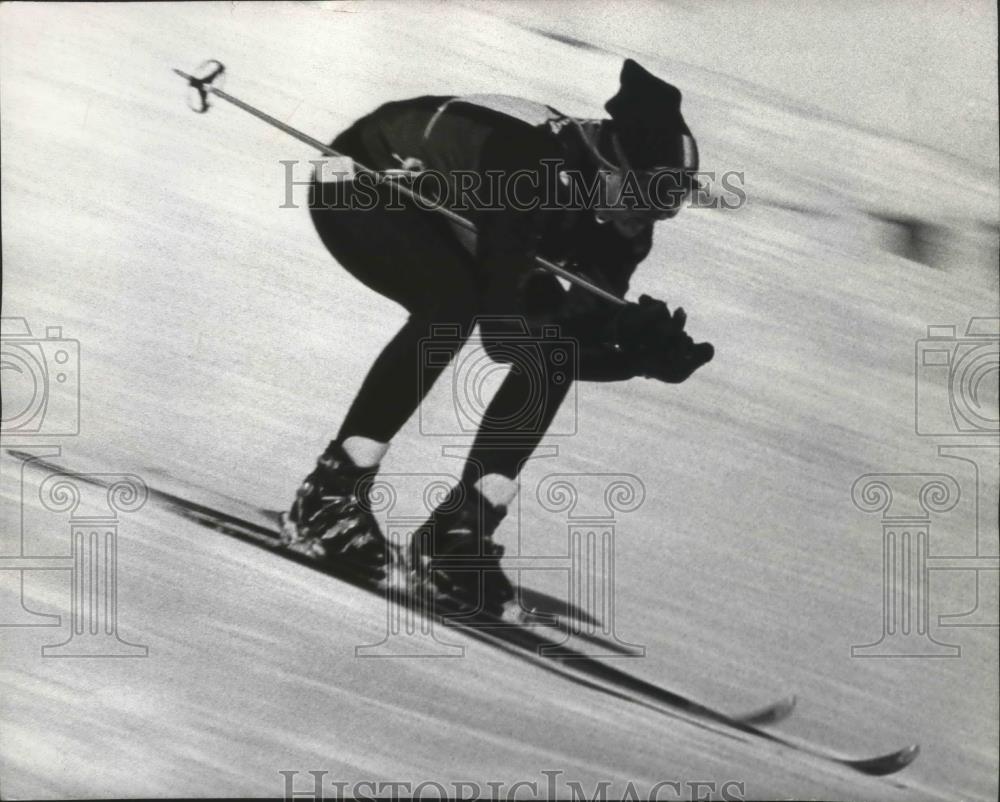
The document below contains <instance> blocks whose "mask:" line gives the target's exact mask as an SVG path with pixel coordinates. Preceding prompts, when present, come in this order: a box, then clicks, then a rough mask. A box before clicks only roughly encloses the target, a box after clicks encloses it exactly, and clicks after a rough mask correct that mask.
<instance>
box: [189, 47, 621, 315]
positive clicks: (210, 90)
mask: <svg viewBox="0 0 1000 802" xmlns="http://www.w3.org/2000/svg"><path fill="white" fill-rule="evenodd" d="M205 67H209V68H210V70H209V72H208V74H206V75H204V76H203V77H201V78H198V77H196V76H194V75H191V74H189V73H186V72H184V71H183V70H178V69H177V68H176V67H175V68H174V72H175V73H176V74H177V75H179V76H180V77H181V78H183V79H184V80H185V81H187V82H188V86H190V87H191V88H192V89H194V90H195V91H196V92H197V93H198V101H199V103H200V107H199V108H195V107H194V106H192V107H191V108H192V109H193V110H194V111H196V112H198V113H199V114H203V113H205V112H206V111H208V109H209V108H210V105H209V102H208V96H209V95H213V96H215V97H217V98H220V99H221V100H225V101H226V102H227V103H231V104H232V105H234V106H236V107H237V108H239V109H243V111H245V112H247V113H248V114H252V115H253V116H254V117H256V118H257V119H258V120H263V121H264V122H265V123H267V124H268V125H270V126H272V127H274V128H277V129H278V130H279V131H283V132H284V133H286V134H288V135H289V136H292V137H294V138H295V139H297V140H299V141H300V142H304V143H305V144H307V145H309V146H310V147H313V148H315V149H316V150H318V151H319V152H320V153H322V154H323V155H324V156H330V157H334V158H336V157H341V158H343V156H344V154H342V153H338V152H337V151H335V150H334V149H333V148H331V147H330V146H329V145H325V144H324V143H322V142H320V141H319V140H318V139H314V138H313V137H311V136H309V135H308V134H304V133H302V132H301V131H299V130H297V129H295V128H292V127H291V126H290V125H286V124H285V123H283V122H281V120H278V119H276V118H274V117H272V116H271V115H270V114H266V113H265V112H263V111H261V110H260V109H257V108H254V107H253V106H251V105H250V104H249V103H244V102H243V101H242V100H240V99H239V98H238V97H234V96H233V95H230V94H229V93H228V92H225V91H223V90H222V89H221V88H220V87H218V86H215V85H214V82H215V81H216V80H218V79H219V78H220V77H221V76H222V75H224V74H225V71H226V68H225V65H223V64H222V62H220V61H216V60H215V59H211V60H209V61H206V62H205V63H204V64H203V65H202V68H205ZM351 160H352V161H354V160H353V158H352V159H351ZM354 166H355V169H356V170H359V171H360V172H363V173H366V174H368V175H371V176H373V177H374V178H376V179H377V180H378V181H386V180H388V179H387V178H386V176H384V175H382V174H381V173H379V172H378V171H376V170H372V169H371V168H369V167H365V166H364V165H363V164H359V163H358V162H354ZM394 186H395V188H396V189H397V190H398V191H399V192H400V193H401V194H402V195H404V196H406V197H408V198H410V199H411V200H414V201H418V202H419V203H420V204H421V208H424V209H428V210H430V211H433V212H437V213H438V214H441V215H444V216H445V217H446V218H448V219H449V220H450V221H451V222H453V223H455V224H456V225H459V226H461V227H462V228H464V229H467V230H468V231H471V232H472V233H474V234H475V233H476V231H477V229H476V224H475V223H473V222H472V221H471V220H468V219H467V218H465V217H462V215H460V214H457V213H455V212H453V211H452V210H451V209H447V208H445V207H444V206H439V205H434V204H432V203H430V202H429V201H428V199H427V198H425V197H424V196H422V195H420V194H419V193H417V192H415V191H414V190H412V189H410V188H409V187H406V186H403V185H402V184H399V183H397V184H395V185H394ZM535 262H537V263H538V264H539V265H540V266H541V267H543V268H545V269H546V270H548V271H549V272H551V273H554V274H555V275H557V276H559V277H560V278H564V279H566V281H569V282H570V283H572V284H576V285H577V286H578V287H582V288H583V289H585V290H587V291H588V292H592V293H593V294H594V295H597V296H598V297H599V298H603V299H604V300H605V301H609V302H611V303H613V304H615V305H616V306H624V305H625V301H624V300H623V299H621V298H619V297H618V296H617V295H614V294H612V293H610V292H608V291H607V290H605V289H604V288H603V287H599V286H598V285H597V284H594V283H593V282H592V281H589V280H588V279H585V278H583V277H582V276H578V275H576V274H575V273H571V272H570V271H569V270H567V269H566V268H564V267H560V266H559V265H557V264H555V263H554V262H550V261H549V260H548V259H544V258H542V257H541V256H536V257H535Z"/></svg>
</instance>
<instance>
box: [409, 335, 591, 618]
mask: <svg viewBox="0 0 1000 802" xmlns="http://www.w3.org/2000/svg"><path fill="white" fill-rule="evenodd" d="M505 345H506V346H507V347H506V348H505V352H506V356H507V358H510V356H511V353H512V352H513V354H514V358H513V360H512V365H511V370H510V372H509V373H508V374H507V376H506V377H505V379H504V381H503V383H502V384H501V386H500V388H499V390H498V391H497V393H496V395H494V397H493V399H492V401H491V402H490V404H489V406H488V407H487V410H486V412H485V413H484V415H483V420H482V423H481V424H480V428H479V432H478V433H477V436H476V440H475V442H474V443H473V446H472V450H471V451H470V452H469V456H468V459H467V462H466V467H465V470H464V471H463V476H462V481H461V483H460V484H459V486H458V487H456V488H455V489H454V490H453V491H452V493H451V495H450V496H449V498H448V499H446V501H445V502H444V503H443V504H441V505H440V506H439V507H438V509H437V510H436V511H435V513H434V515H433V516H432V517H431V520H430V521H429V524H428V526H427V527H424V529H423V530H422V531H418V533H417V534H416V537H415V541H414V544H413V548H412V550H411V552H412V560H413V564H414V565H415V566H417V567H418V568H420V569H421V570H424V571H428V572H429V576H430V578H431V580H432V581H433V582H434V584H435V585H436V586H437V587H438V588H439V589H441V590H443V591H445V592H448V593H452V594H455V595H457V596H461V597H464V598H466V599H469V600H470V601H477V603H479V604H481V605H483V606H486V607H487V608H488V609H493V610H498V609H500V608H502V607H503V606H504V604H506V603H507V602H508V601H510V600H511V599H513V598H514V589H513V586H512V585H511V583H510V581H509V580H508V579H507V577H506V576H505V575H504V574H503V571H502V570H501V568H500V558H501V557H502V556H503V547H502V546H500V545H499V544H497V543H495V542H494V540H493V534H494V532H495V531H496V529H497V527H498V526H499V524H500V522H501V521H502V520H503V518H504V516H505V515H506V513H507V507H508V506H509V505H510V503H511V502H512V501H513V499H514V496H515V494H516V490H517V484H516V479H517V475H518V473H519V472H520V470H521V467H522V466H523V465H524V463H525V462H526V461H527V460H528V459H529V458H530V457H531V454H532V453H533V452H534V450H535V448H537V446H538V444H539V442H540V441H541V439H542V437H543V436H544V434H545V432H546V430H547V429H548V427H549V425H550V424H551V423H552V420H553V418H554V417H555V415H556V413H557V412H558V410H559V407H560V405H561V404H562V402H563V401H564V399H565V398H566V396H567V394H568V392H569V389H570V386H571V384H572V381H571V377H570V376H569V374H568V373H567V372H566V370H565V367H563V368H562V369H552V366H553V360H552V359H551V353H550V350H551V348H554V347H558V346H557V345H555V344H553V345H552V346H549V345H548V344H547V343H546V342H544V341H542V342H532V343H530V344H528V345H526V346H525V347H524V348H523V349H521V348H513V351H512V346H511V344H510V342H507V343H506V344H505ZM442 558H444V559H442ZM454 558H465V559H464V560H463V561H462V564H463V567H464V569H465V570H461V568H458V567H456V568H454V569H451V570H449V567H448V560H449V559H454ZM470 558H472V559H471V561H470ZM469 566H471V568H470V567H469ZM480 590H482V593H480Z"/></svg>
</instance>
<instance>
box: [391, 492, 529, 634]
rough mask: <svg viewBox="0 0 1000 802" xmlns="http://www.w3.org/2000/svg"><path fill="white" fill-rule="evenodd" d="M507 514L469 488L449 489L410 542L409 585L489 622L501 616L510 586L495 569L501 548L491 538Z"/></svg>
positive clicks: (510, 594)
mask: <svg viewBox="0 0 1000 802" xmlns="http://www.w3.org/2000/svg"><path fill="white" fill-rule="evenodd" d="M506 514H507V509H506V508H505V507H497V506H494V505H492V504H490V503H489V501H487V500H486V499H485V498H484V497H483V496H482V494H480V493H479V491H477V490H476V489H475V488H473V487H470V486H468V485H465V484H462V485H458V486H457V487H454V488H452V490H451V492H450V493H449V494H448V496H447V497H446V498H445V500H444V501H443V502H441V504H439V505H438V507H437V509H436V510H435V511H434V512H433V513H432V514H431V517H430V519H429V520H428V521H427V523H426V524H424V525H423V526H422V527H420V529H418V530H417V531H416V532H414V533H413V537H412V539H411V541H410V572H411V574H410V576H411V585H413V586H415V587H416V588H418V589H420V588H428V587H429V589H430V590H431V592H432V593H438V594H442V595H445V596H448V597H451V598H452V599H455V600H456V601H459V602H461V603H463V604H464V605H467V606H469V607H470V608H472V609H474V610H476V611H481V612H486V613H488V614H490V615H494V616H504V615H505V614H506V612H507V611H508V610H509V608H510V607H511V604H512V603H513V601H514V598H515V595H516V594H515V592H514V586H513V585H512V584H511V582H510V580H509V579H508V578H507V576H506V575H505V574H504V572H503V570H502V569H501V568H500V558H501V557H502V556H503V551H504V549H503V546H501V545H500V544H499V543H495V542H494V541H493V533H494V532H495V531H496V528H497V526H498V525H499V524H500V521H502V520H503V518H504V516H505V515H506Z"/></svg>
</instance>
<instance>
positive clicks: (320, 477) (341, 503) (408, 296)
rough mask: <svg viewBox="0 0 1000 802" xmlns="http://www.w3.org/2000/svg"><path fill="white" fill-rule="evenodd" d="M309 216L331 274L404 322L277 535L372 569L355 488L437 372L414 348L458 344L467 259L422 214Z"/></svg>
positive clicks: (472, 305) (373, 543)
mask: <svg viewBox="0 0 1000 802" xmlns="http://www.w3.org/2000/svg"><path fill="white" fill-rule="evenodd" d="M316 200H317V198H316V195H315V191H314V197H313V201H316ZM311 211H312V216H313V220H314V222H315V224H316V228H317V232H318V233H319V235H320V238H321V239H322V240H323V242H324V244H325V245H326V246H327V248H328V249H329V250H330V252H331V254H332V255H333V256H334V257H335V258H336V259H337V260H338V261H339V262H340V263H341V265H343V266H344V267H345V268H346V269H347V270H348V271H350V272H351V273H352V274H353V275H354V276H355V277H357V278H358V279H359V280H361V281H362V282H363V283H364V284H366V285H367V286H369V287H370V288H372V289H374V290H376V291H377V292H379V293H381V294H382V295H385V296H386V297H388V298H391V299H393V300H395V301H397V302H398V303H400V304H402V305H403V306H404V307H405V308H406V309H408V310H409V312H410V316H409V319H408V320H407V322H406V323H405V324H404V325H403V327H402V328H401V329H400V330H399V331H398V332H397V334H396V335H395V336H394V337H393V339H392V340H391V341H390V342H389V344H388V345H387V346H386V347H385V348H384V349H383V351H382V353H381V354H380V355H379V357H378V358H377V359H376V361H375V364H374V365H373V366H372V368H371V370H370V371H369V373H368V375H367V377H366V378H365V380H364V382H363V384H362V387H361V390H360V392H359V393H358V395H357V396H356V398H355V400H354V402H353V404H352V405H351V408H350V410H349V411H348V414H347V416H346V418H345V420H344V423H343V425H342V426H341V428H340V432H339V434H338V436H337V438H336V439H335V440H333V441H332V442H331V443H330V445H329V446H328V447H327V449H326V451H325V452H324V453H323V454H322V455H321V456H320V457H319V459H318V461H317V465H316V468H315V469H314V470H313V472H312V473H310V474H309V476H308V477H306V479H305V481H304V482H303V483H302V485H301V486H300V487H299V490H298V492H297V494H296V499H295V501H294V502H293V504H292V507H291V510H290V511H289V513H288V515H287V516H286V518H285V527H284V530H285V536H286V538H287V539H288V540H289V541H290V542H292V543H299V542H303V541H305V542H306V546H307V547H309V548H314V549H315V550H316V551H318V552H320V554H317V555H316V556H322V554H325V555H326V556H332V557H336V558H337V559H341V558H343V559H349V560H352V561H353V562H360V563H365V562H367V563H377V564H379V565H381V564H382V563H383V561H384V538H383V537H382V535H381V532H380V531H379V530H378V525H377V523H376V522H375V519H374V518H373V517H372V516H371V514H370V513H368V512H366V505H365V504H364V503H363V502H364V492H363V491H364V488H365V486H366V484H367V482H366V481H365V479H366V477H368V476H370V475H372V474H374V473H375V472H376V471H377V468H378V464H379V462H380V461H381V459H382V457H383V456H384V454H385V451H386V449H387V448H388V444H389V442H390V440H391V439H392V437H393V436H394V435H395V434H396V432H397V431H398V430H399V429H400V428H401V427H402V426H403V424H404V423H405V422H406V420H407V419H408V418H409V417H410V416H411V415H412V414H413V412H414V411H415V409H416V407H417V406H418V405H419V403H420V401H421V400H422V399H423V396H424V395H425V394H426V392H427V391H428V390H429V389H430V387H431V385H432V384H433V383H434V381H435V380H436V378H437V376H438V375H439V374H440V373H441V371H442V370H443V368H444V365H441V364H438V363H434V364H427V365H424V364H422V362H421V353H422V351H421V341H422V340H423V339H424V338H426V337H427V336H428V335H429V334H430V333H431V327H432V325H434V324H437V323H441V322H448V323H454V326H453V329H455V330H457V331H459V332H461V333H462V337H465V336H467V335H468V330H469V324H470V322H471V319H472V317H473V315H474V314H475V311H476V305H477V303H478V295H477V288H476V285H475V282H474V280H473V278H472V273H471V269H470V264H469V258H468V256H467V255H466V254H465V253H464V252H463V251H461V250H460V248H458V246H457V245H455V244H454V243H452V242H451V241H450V238H449V237H448V235H447V232H445V231H442V230H441V229H440V227H439V226H438V225H437V224H436V223H437V221H436V219H435V218H432V217H431V216H430V215H428V214H427V213H423V212H419V211H417V210H412V209H410V210H405V211H393V210H388V209H381V208H376V209H371V210H367V211H362V210H352V209H350V208H337V209H327V208H322V203H314V204H313V206H312V210H311ZM462 337H459V338H454V337H452V338H449V339H448V340H447V342H445V343H442V344H441V345H442V347H441V348H437V349H436V350H437V352H438V354H440V353H441V351H442V348H448V347H452V348H454V349H455V350H457V348H458V347H460V346H461V343H462V341H463V340H462ZM445 364H446V363H445ZM359 544H360V546H361V548H360V549H359V548H358V546H359Z"/></svg>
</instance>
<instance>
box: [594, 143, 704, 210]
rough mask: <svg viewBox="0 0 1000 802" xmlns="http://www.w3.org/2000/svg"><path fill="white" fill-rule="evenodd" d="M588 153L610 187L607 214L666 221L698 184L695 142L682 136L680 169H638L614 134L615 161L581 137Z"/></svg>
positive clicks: (665, 167)
mask: <svg viewBox="0 0 1000 802" xmlns="http://www.w3.org/2000/svg"><path fill="white" fill-rule="evenodd" d="M584 139H585V141H586V142H587V145H588V146H589V150H590V151H591V153H592V154H593V155H594V157H595V159H596V160H597V162H598V164H599V165H600V167H599V168H598V170H599V172H602V173H604V174H605V175H606V177H607V179H608V185H609V187H610V189H609V193H608V197H607V198H606V201H607V206H606V207H605V210H606V211H626V212H634V213H636V214H641V215H643V216H646V217H651V218H653V219H655V220H667V219H669V218H671V217H673V216H674V215H676V214H677V212H678V211H679V210H680V208H681V206H682V205H683V204H684V202H685V201H686V200H687V199H688V198H689V197H690V196H691V193H692V191H693V190H694V189H696V188H699V187H700V185H699V184H698V181H697V180H696V179H695V177H694V175H693V170H694V167H695V165H697V163H698V153H697V146H696V145H695V144H694V139H693V138H692V137H690V136H688V135H685V136H684V159H683V162H684V163H683V166H681V167H667V166H664V167H652V168H643V169H637V168H635V167H633V166H632V165H631V164H630V163H629V160H628V157H627V156H626V155H625V151H624V149H623V148H622V146H621V142H620V141H619V139H618V136H617V135H616V134H612V135H611V146H612V148H613V149H614V152H615V153H614V157H615V161H614V162H612V161H611V160H609V159H607V158H606V157H605V156H604V154H602V153H601V152H600V151H599V150H598V149H597V147H596V145H595V144H594V142H593V141H592V140H590V138H589V137H585V138H584Z"/></svg>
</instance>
